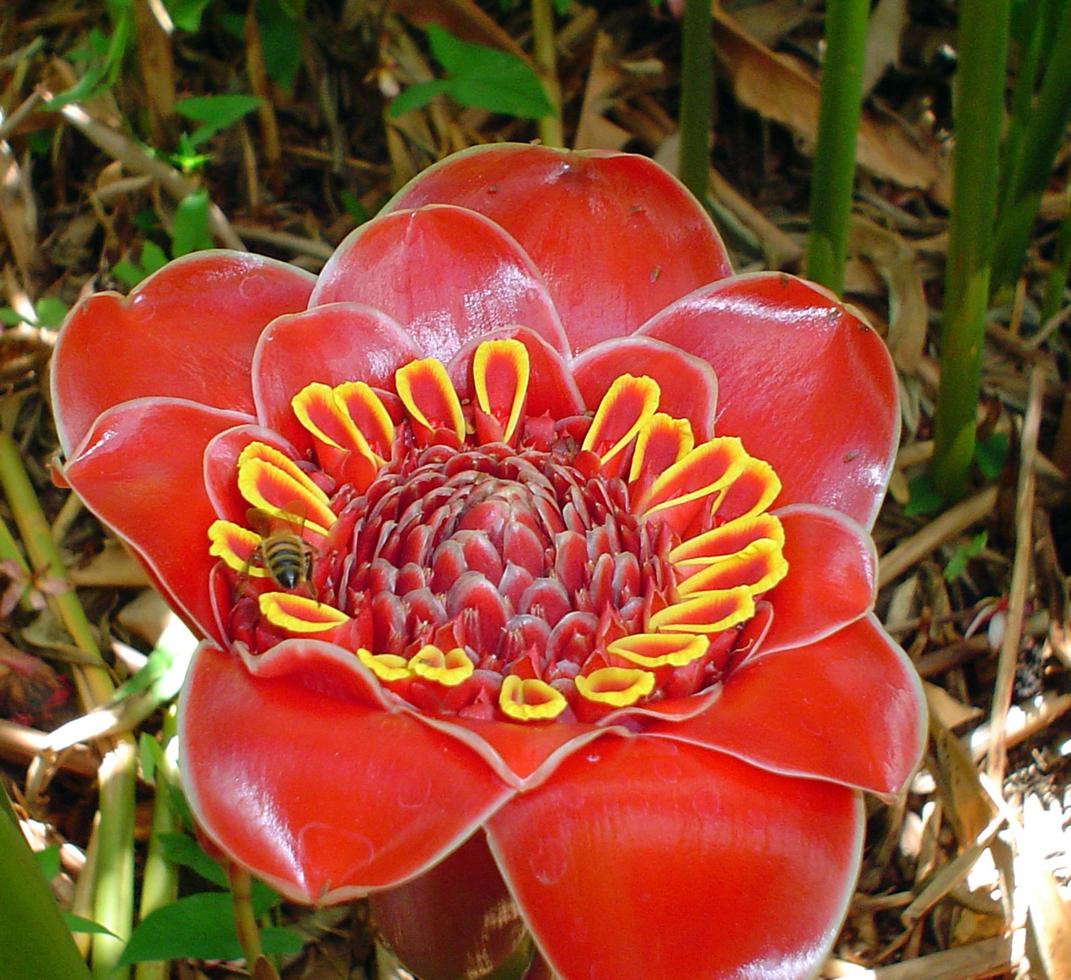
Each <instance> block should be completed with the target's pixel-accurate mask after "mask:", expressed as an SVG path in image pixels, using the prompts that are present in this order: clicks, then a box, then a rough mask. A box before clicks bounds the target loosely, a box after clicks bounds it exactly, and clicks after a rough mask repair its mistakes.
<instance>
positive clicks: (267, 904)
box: [158, 834, 282, 915]
mask: <svg viewBox="0 0 1071 980" xmlns="http://www.w3.org/2000/svg"><path fill="white" fill-rule="evenodd" d="M158 839H159V841H160V847H161V849H162V850H163V852H164V855H165V857H166V858H167V859H168V860H169V861H170V862H171V863H172V864H180V865H182V867H184V868H189V869H190V870H191V871H194V872H196V873H197V874H199V875H200V876H201V877H202V878H204V879H205V881H210V882H212V884H214V885H219V886H220V887H221V888H226V887H228V883H227V874H226V872H225V871H224V870H223V868H221V867H220V865H219V862H218V861H216V860H215V858H212V857H210V856H209V855H208V854H206V853H205V851H204V850H203V849H202V847H201V845H200V844H198V843H197V841H196V840H194V839H193V838H192V837H188V836H186V834H160V835H159V838H158ZM251 896H252V902H253V908H254V909H255V910H256V913H257V915H260V914H261V912H262V911H267V910H268V909H270V908H272V907H274V906H276V905H278V904H279V902H280V901H282V899H281V898H280V897H279V895H278V893H277V892H275V891H273V890H272V889H271V888H269V887H268V886H267V885H265V884H264V882H262V881H258V880H257V879H256V878H254V879H253V880H252V889H251Z"/></svg>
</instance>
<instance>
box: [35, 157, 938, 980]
mask: <svg viewBox="0 0 1071 980" xmlns="http://www.w3.org/2000/svg"><path fill="white" fill-rule="evenodd" d="M729 272H730V270H729V266H728V262H727V259H726V257H725V253H724V250H723V248H722V246H721V243H720V241H719V239H718V237H717V234H716V233H715V231H714V229H713V227H712V226H711V225H710V223H709V220H708V219H707V217H706V215H705V214H704V213H703V211H702V210H701V208H700V207H699V206H698V205H697V204H696V203H695V202H694V201H693V200H692V199H691V198H690V197H689V196H688V195H687V193H686V192H685V191H684V190H683V189H682V188H681V187H680V185H678V184H677V183H676V181H674V180H673V179H672V178H670V177H669V176H667V175H666V174H665V173H664V172H662V171H661V170H659V169H658V168H657V167H656V166H655V165H654V164H652V163H651V162H650V161H647V160H645V159H643V158H640V157H634V156H629V155H624V154H612V153H599V152H592V153H566V152H561V151H555V150H550V149H545V148H542V147H536V146H520V145H501V146H494V147H481V148H478V149H475V150H471V151H467V152H465V153H461V154H458V155H456V156H454V157H451V158H449V159H448V160H446V161H444V162H443V163H441V164H439V165H437V166H435V167H433V168H431V169H430V170H429V171H427V172H426V173H425V174H423V175H421V176H420V177H418V178H416V180H414V181H413V182H412V183H410V184H409V185H408V186H407V187H406V188H404V189H403V190H402V192H401V193H400V194H399V195H398V196H397V197H396V198H395V199H394V200H393V201H392V202H391V203H390V205H388V207H387V209H386V211H385V212H384V213H383V214H382V215H380V216H379V217H377V218H376V219H374V220H373V221H371V222H369V223H368V224H366V225H365V226H363V227H361V228H360V229H358V230H357V231H356V232H354V233H353V234H352V235H351V236H350V237H349V238H348V239H347V240H346V241H345V242H344V243H343V244H342V246H341V247H340V248H339V250H338V252H337V253H336V254H335V256H334V257H333V258H332V259H331V260H330V261H329V262H328V264H327V266H326V268H325V269H324V270H323V273H322V274H321V275H320V277H319V278H318V279H316V280H313V279H312V278H310V277H308V276H306V275H305V274H303V273H301V272H299V271H297V270H295V269H293V268H290V267H288V266H285V265H282V264H280V263H276V262H273V261H270V260H267V259H263V258H258V257H256V256H252V255H245V254H238V253H230V252H207V253H200V254H196V255H193V256H190V257H187V258H184V259H180V260H178V261H176V262H174V263H172V264H171V265H169V266H167V267H166V268H164V269H163V270H162V271H160V272H159V273H157V274H156V275H155V276H153V277H151V278H150V279H148V280H147V281H146V282H144V283H143V284H142V285H141V286H139V287H138V288H137V289H136V290H135V291H134V292H133V293H132V294H131V296H129V297H128V298H126V299H122V298H120V297H118V296H115V295H112V294H100V295H96V296H93V297H91V298H89V299H88V300H87V301H85V302H84V303H82V304H81V305H80V306H79V307H78V308H77V309H76V310H75V311H74V312H73V313H72V314H71V316H70V318H69V320H68V323H67V325H66V327H65V329H64V331H63V333H62V335H61V337H60V340H59V343H58V345H57V349H56V354H55V360H54V374H53V390H54V403H55V408H56V413H57V425H58V428H59V432H60V436H61V439H62V442H63V446H64V449H65V451H66V453H67V458H68V462H67V465H66V476H67V479H68V480H69V481H70V483H71V485H72V486H73V487H74V488H75V490H77V492H78V493H79V494H80V495H81V496H82V497H83V498H84V499H85V501H86V503H87V504H88V505H89V506H90V507H91V508H92V509H93V510H94V511H95V512H96V513H97V514H98V515H99V516H100V517H101V518H102V519H103V520H104V521H106V522H107V523H108V524H110V525H111V526H112V527H113V528H115V529H116V531H117V532H118V533H119V534H120V535H122V537H123V538H124V539H125V540H126V541H127V542H128V543H129V544H130V546H131V547H132V548H133V549H134V550H135V552H136V553H137V554H138V555H139V556H140V557H141V559H142V560H143V561H144V563H145V565H146V567H147V568H148V569H149V571H150V573H151V574H152V575H153V577H154V580H155V581H156V582H157V583H158V584H159V586H160V588H161V589H162V590H163V592H164V594H165V595H166V596H167V597H168V598H169V599H170V601H171V602H172V603H173V605H174V607H175V608H176V609H177V610H178V611H179V612H180V613H181V614H182V615H183V616H184V617H185V618H186V619H187V620H188V621H189V622H190V623H191V624H193V625H194V626H195V627H196V628H197V629H199V630H200V631H201V633H202V634H203V635H204V636H205V637H206V639H205V641H204V643H203V644H202V645H201V647H200V649H199V651H198V653H197V655H196V658H195V661H194V664H193V666H192V668H191V671H190V676H189V678H188V679H187V683H186V686H185V689H184V693H183V697H182V702H181V750H182V771H183V775H184V781H185V787H186V791H187V793H188V795H189V799H190V804H191V807H192V810H193V812H194V814H195V815H196V818H197V820H198V822H199V824H200V826H201V827H202V829H203V830H204V832H205V833H206V834H207V835H208V836H209V837H210V838H211V839H212V840H214V841H215V843H216V844H218V845H219V847H221V848H222V849H223V850H224V851H225V852H226V853H227V854H229V855H230V856H231V857H232V858H233V860H235V861H236V862H237V863H239V864H240V865H243V866H245V867H247V868H249V869H250V870H252V871H253V872H255V873H256V874H257V875H259V876H260V877H262V878H264V879H265V880H267V881H268V882H270V883H271V884H273V885H274V886H275V887H276V888H278V889H279V890H280V891H281V892H282V893H284V894H285V895H287V896H289V897H290V898H292V899H295V900H299V901H305V902H333V901H340V900H343V899H347V898H350V897H353V896H358V895H363V894H371V895H372V903H373V911H374V913H375V915H376V918H377V922H378V923H379V926H380V928H381V929H382V931H383V933H384V935H385V936H386V938H387V939H388V941H389V942H390V943H391V944H392V945H393V946H394V947H395V948H396V950H397V951H398V953H399V954H400V955H401V957H402V959H403V961H405V962H406V963H407V964H408V965H409V966H410V967H411V968H412V969H414V970H415V971H416V972H418V973H419V974H420V975H421V976H425V977H439V976H450V977H456V976H473V977H475V976H479V975H482V973H483V972H485V971H486V970H487V969H490V968H491V967H493V966H494V965H495V964H496V963H498V962H501V961H502V960H503V958H504V957H506V956H507V955H508V953H509V952H510V950H512V949H513V948H514V947H515V946H516V945H517V943H518V941H519V939H520V937H521V936H522V935H523V930H525V929H526V930H528V931H529V932H530V933H531V935H532V937H533V938H534V940H535V943H536V946H537V948H538V950H539V952H540V953H541V954H542V956H543V958H544V959H545V961H546V963H547V964H549V966H550V968H551V969H552V970H553V971H555V972H556V973H557V974H559V975H561V976H563V977H568V978H574V977H583V978H589V977H591V978H595V977H600V978H613V980H620V978H629V977H637V978H646V980H650V978H671V977H672V978H680V977H687V978H692V977H714V976H741V977H742V976H749V977H757V976H763V977H795V976H802V975H806V974H808V973H811V972H813V971H814V970H815V969H817V967H818V965H819V964H820V962H821V960H822V958H823V957H824V956H825V954H826V953H827V951H828V950H829V948H830V946H831V944H832V942H833V939H834V937H835V935H836V930H837V928H838V925H839V923H840V920H841V918H842V917H843V915H844V911H845V908H846V905H847V902H848V898H849V895H850V893H851V890H852V887H853V885H854V881H855V876H856V873H857V871H858V866H859V861H860V854H861V849H862V834H863V811H862V806H861V802H860V801H861V793H860V791H862V790H866V791H870V792H873V793H877V794H879V795H882V796H885V797H890V796H892V795H894V794H896V793H897V792H898V791H899V790H900V789H901V787H902V786H903V784H904V782H905V780H906V779H907V778H908V776H909V774H910V773H911V771H912V769H913V767H914V766H915V764H916V762H917V760H918V758H919V755H920V752H921V748H922V742H923V731H924V710H923V708H922V700H921V696H920V688H919V684H918V680H917V678H916V676H915V673H914V672H913V670H912V668H911V666H910V664H909V662H908V661H907V659H906V658H905V656H904V654H903V652H902V651H901V650H900V649H899V648H898V647H896V646H895V645H894V644H893V643H892V642H891V641H890V640H889V638H888V637H887V636H886V635H885V633H884V632H883V631H882V629H881V627H880V625H879V624H878V622H877V620H876V619H875V617H874V616H873V614H872V612H871V607H872V603H873V598H874V588H875V572H876V559H875V554H874V550H873V546H872V543H871V541H870V537H869V534H868V528H869V526H870V525H871V523H872V522H873V519H874V516H875V514H876V511H877V508H878V506H879V504H880V502H881V499H882V496H883V494H884V490H885V483H886V480H887V477H888V473H889V468H890V464H891V460H892V455H893V452H894V449H895V446H896V440H897V435H898V415H897V404H896V387H895V380H894V375H893V371H892V367H891V364H890V360H889V357H888V355H887V353H886V350H885V348H884V346H883V344H882V342H881V340H880V339H879V338H878V337H877V336H876V335H875V334H874V333H873V332H872V331H871V330H870V329H869V328H868V327H867V326H866V325H865V324H864V323H863V322H861V321H860V320H859V319H858V317H857V316H855V315H854V314H853V313H852V312H851V311H850V310H849V309H847V308H845V307H844V306H843V305H841V304H840V303H839V302H837V301H836V300H835V299H833V298H831V297H830V296H828V295H827V294H826V293H824V292H822V291H821V290H819V289H817V288H816V287H814V286H811V285H809V284H807V283H805V282H802V281H800V280H798V279H795V278H792V277H790V276H786V275H775V274H771V275H750V276H740V277H730V276H729Z"/></svg>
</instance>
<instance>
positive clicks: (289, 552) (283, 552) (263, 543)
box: [248, 507, 316, 591]
mask: <svg viewBox="0 0 1071 980" xmlns="http://www.w3.org/2000/svg"><path fill="white" fill-rule="evenodd" d="M248 517H249V523H250V525H251V526H252V527H253V530H255V531H256V532H257V533H258V534H259V535H260V538H261V540H260V545H259V546H258V548H257V553H256V555H255V556H254V557H253V558H251V559H250V561H255V562H256V563H257V564H258V565H259V566H260V567H262V568H263V569H264V570H265V571H266V572H267V573H268V577H269V578H270V579H271V580H272V581H273V582H274V583H275V584H276V585H277V586H279V588H280V589H286V590H288V591H293V590H294V589H297V588H299V587H300V586H303V585H305V584H306V583H307V582H308V581H309V576H310V575H311V574H312V560H313V558H314V557H315V555H316V552H315V549H314V548H313V547H312V545H311V544H309V542H308V541H306V540H305V539H304V538H303V537H302V536H301V532H302V531H303V529H304V521H302V522H301V523H300V524H299V523H296V522H295V521H294V520H288V519H287V518H285V517H281V516H278V515H275V514H271V513H269V512H268V511H265V510H261V509H260V508H257V507H253V508H251V509H250V511H249V513H248Z"/></svg>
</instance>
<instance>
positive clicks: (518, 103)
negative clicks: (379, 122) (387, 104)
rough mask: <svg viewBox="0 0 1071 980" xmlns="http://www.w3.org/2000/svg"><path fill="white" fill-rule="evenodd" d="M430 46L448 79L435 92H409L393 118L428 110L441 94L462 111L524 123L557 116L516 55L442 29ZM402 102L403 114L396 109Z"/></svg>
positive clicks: (433, 33)
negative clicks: (470, 109) (462, 107)
mask: <svg viewBox="0 0 1071 980" xmlns="http://www.w3.org/2000/svg"><path fill="white" fill-rule="evenodd" d="M428 43H429V44H430V46H431V51H432V54H433V55H434V56H435V58H436V60H437V61H438V62H439V64H441V65H442V66H443V68H444V69H445V71H446V78H445V79H443V80H442V84H441V85H440V86H439V87H438V88H436V89H435V90H432V89H431V88H430V87H429V86H433V85H435V83H434V82H424V83H422V84H421V85H415V86H413V87H412V88H410V89H409V90H407V91H406V92H404V93H403V94H402V95H401V96H399V97H398V98H397V99H395V100H394V103H392V105H391V114H392V115H399V114H401V113H402V112H406V111H408V110H409V109H413V108H416V107H417V105H423V104H424V103H425V102H427V101H428V99H429V98H430V97H432V96H434V95H435V94H437V93H438V92H440V91H445V92H447V93H449V95H450V96H451V97H452V98H453V99H455V100H456V101H457V102H460V103H461V105H465V106H473V107H475V108H478V109H486V110H488V111H489V112H501V113H504V114H506V115H509V116H519V117H521V118H522V119H539V118H540V117H541V116H545V115H547V113H549V112H551V111H552V107H551V105H550V103H549V102H548V101H547V97H546V95H545V94H544V92H543V86H542V85H541V84H540V83H539V78H538V76H537V75H536V73H535V72H534V71H532V69H531V68H529V67H528V65H527V64H525V62H523V61H522V60H521V59H520V58H518V57H516V56H515V55H512V54H509V53H507V52H505V51H498V50H496V49H494V48H489V47H486V46H484V45H482V44H472V43H470V42H468V41H462V40H459V39H458V38H456V37H454V36H453V35H452V34H450V33H448V32H447V31H445V30H443V29H442V28H441V27H439V26H438V25H436V24H432V25H430V26H429V27H428ZM414 88H415V89H418V90H420V94H419V96H412V95H410V93H411V92H412V91H413V89H414ZM429 93H430V94H429ZM406 96H408V97H409V99H414V98H419V99H421V100H423V101H419V102H418V103H417V105H413V104H412V103H411V102H407V101H405V97H406ZM399 101H401V102H402V108H400V109H396V108H395V107H396V106H397V104H398V103H399Z"/></svg>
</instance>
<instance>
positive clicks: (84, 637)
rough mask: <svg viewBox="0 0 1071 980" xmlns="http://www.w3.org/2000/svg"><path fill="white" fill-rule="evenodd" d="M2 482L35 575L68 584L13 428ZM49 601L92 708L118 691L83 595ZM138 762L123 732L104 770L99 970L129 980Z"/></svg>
mask: <svg viewBox="0 0 1071 980" xmlns="http://www.w3.org/2000/svg"><path fill="white" fill-rule="evenodd" d="M0 486H2V487H3V491H4V494H5V496H6V497H7V501H8V504H9V505H10V507H11V512H12V514H13V515H14V517H15V524H16V525H17V527H18V529H19V534H20V536H21V537H22V543H23V546H24V547H25V549H26V554H27V556H28V558H29V560H30V564H31V567H32V569H33V572H34V574H36V575H46V576H48V577H49V578H56V579H60V580H61V581H64V582H67V583H68V586H69V585H70V583H69V579H68V577H67V572H66V569H65V568H64V565H63V560H62V559H61V557H60V554H59V550H58V549H57V547H56V543H55V541H54V540H53V538H52V530H51V528H50V527H49V526H48V521H47V520H46V519H45V515H44V513H43V512H42V510H41V505H40V503H39V502H38V500H37V494H36V492H35V490H34V487H33V484H32V483H31V482H30V478H29V476H28V475H27V473H26V468H25V466H23V463H22V458H21V456H20V455H19V450H18V446H16V444H15V442H14V440H13V439H12V438H11V436H10V435H8V433H6V432H0ZM49 602H50V603H51V604H52V607H53V609H54V610H55V612H56V614H57V616H58V617H59V619H60V621H61V622H62V623H63V625H64V627H65V628H66V630H67V632H68V633H70V635H71V639H73V640H74V642H75V644H76V645H77V646H78V648H79V650H81V651H82V652H83V653H85V654H86V655H87V656H88V657H89V658H90V659H91V660H92V661H93V663H92V664H91V665H89V666H85V665H80V666H78V665H76V666H75V667H74V668H73V670H74V680H75V686H76V687H77V689H78V694H79V698H80V700H81V702H82V706H83V708H85V709H86V710H89V709H90V708H93V707H96V706H98V705H101V704H104V703H105V702H107V701H108V700H109V699H110V698H111V696H112V694H113V693H114V690H115V688H114V685H113V684H112V681H111V677H110V676H109V675H108V671H107V668H106V667H105V666H104V661H103V659H102V658H101V655H100V650H99V648H98V647H97V642H96V640H95V639H94V637H93V631H92V629H91V627H90V625H89V620H88V619H87V618H86V614H85V610H83V609H82V606H81V604H80V603H79V601H78V595H77V593H76V592H75V590H74V588H73V587H68V588H67V589H66V590H64V591H62V592H60V593H58V594H57V595H54V596H50V598H49ZM136 761H137V760H136V754H135V752H134V743H133V739H132V738H131V737H130V736H124V737H122V738H119V739H117V740H115V741H114V742H113V743H111V747H110V748H108V749H107V750H106V752H105V756H104V760H103V761H102V763H101V767H100V777H99V778H100V803H99V808H100V832H99V846H100V861H99V862H98V865H97V872H98V874H97V880H96V882H95V890H94V901H93V918H94V919H95V920H96V921H97V922H99V923H100V924H101V925H103V926H105V927H106V928H108V929H109V930H110V931H111V932H112V933H114V936H109V935H104V934H101V935H96V936H94V937H93V943H92V949H93V975H94V976H95V977H100V978H105V977H107V978H109V980H122V978H123V977H125V976H128V975H129V971H120V972H116V971H115V969H114V968H115V963H116V961H117V960H118V958H119V955H120V953H121V952H122V946H123V941H124V940H125V939H126V937H128V936H129V935H130V925H131V920H132V918H133V911H134V779H135V770H136ZM115 937H119V938H115Z"/></svg>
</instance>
